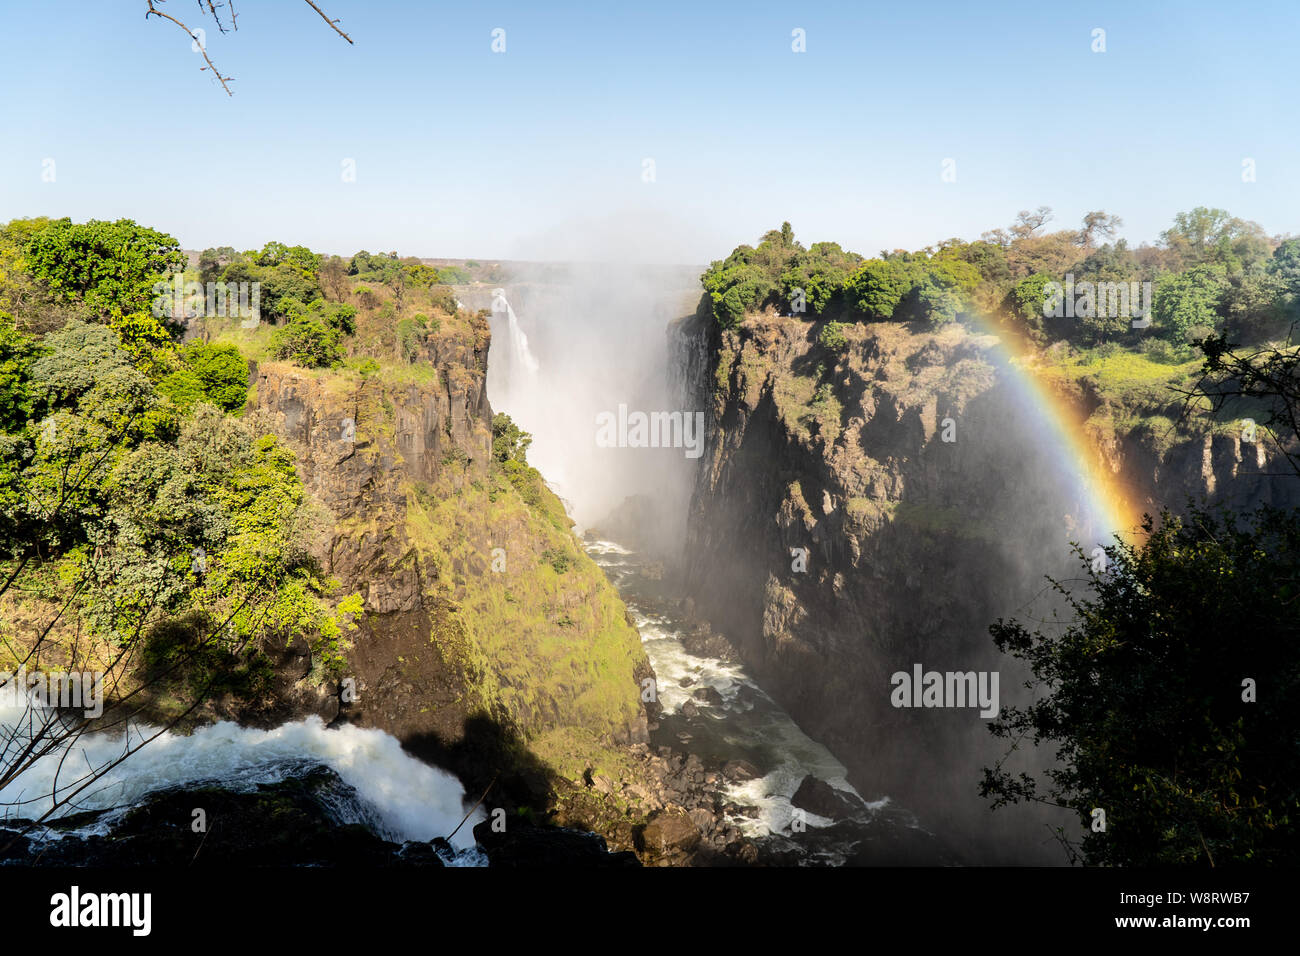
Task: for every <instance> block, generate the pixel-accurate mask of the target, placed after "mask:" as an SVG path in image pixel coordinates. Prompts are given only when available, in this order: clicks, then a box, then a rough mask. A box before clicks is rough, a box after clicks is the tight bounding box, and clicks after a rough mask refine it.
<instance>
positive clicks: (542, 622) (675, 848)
mask: <svg viewBox="0 0 1300 956" xmlns="http://www.w3.org/2000/svg"><path fill="white" fill-rule="evenodd" d="M463 315H464V313H462V316H463ZM488 344H489V330H488V328H487V323H486V321H485V320H484V319H482V318H476V319H474V321H473V322H472V323H470V324H469V325H464V324H449V327H447V328H441V329H440V330H439V331H438V332H437V333H436V334H434V335H432V336H430V337H429V338H428V339H427V340H426V341H425V342H424V344H423V347H422V348H423V351H422V353H421V354H420V355H419V356H418V357H417V358H416V360H415V362H414V363H413V364H412V365H411V366H410V367H409V368H401V367H397V368H394V367H384V368H381V369H379V370H378V371H372V372H370V373H368V374H362V373H361V372H360V371H352V370H347V369H344V370H332V371H322V370H308V369H303V368H300V367H297V366H293V365H289V364H286V363H270V362H267V363H262V364H261V365H260V366H259V367H257V368H256V370H255V373H254V376H253V379H254V382H253V384H254V397H253V399H252V403H253V404H254V405H255V407H256V408H257V409H258V410H259V414H265V415H267V416H269V420H270V421H271V422H272V423H273V427H274V428H275V430H276V432H277V433H278V434H279V435H280V436H281V437H282V438H283V439H284V440H285V441H286V442H287V443H288V444H289V445H290V447H292V448H293V449H294V451H295V453H296V455H297V468H298V471H299V474H300V475H301V477H302V479H303V482H304V484H305V486H306V487H307V489H308V490H309V491H310V492H311V494H312V495H313V496H314V498H315V499H316V500H318V501H319V502H320V503H321V505H322V506H323V508H324V509H325V511H326V512H327V514H326V515H325V516H324V520H323V521H322V524H321V527H322V530H321V534H320V536H319V538H318V541H317V547H316V553H315V556H316V557H317V558H318V560H319V561H320V564H321V566H322V568H323V569H324V571H326V572H327V573H328V574H330V575H332V576H333V577H334V578H336V579H337V580H338V582H339V585H340V588H341V591H342V593H351V592H356V593H359V594H360V595H361V596H362V597H363V598H364V600H365V614H364V616H363V617H362V619H361V621H360V625H359V628H358V630H357V631H355V632H353V633H352V634H351V635H350V639H351V643H352V647H351V649H350V650H349V652H348V654H347V665H346V668H345V671H344V681H347V680H351V681H352V682H353V686H354V687H355V690H356V699H354V700H349V699H348V698H349V697H350V696H351V695H350V694H348V693H341V692H340V687H339V684H338V682H335V681H326V682H320V681H313V679H312V676H311V674H310V673H309V662H307V661H306V660H305V659H304V658H302V657H295V656H294V654H295V652H294V649H292V648H290V649H288V650H287V651H286V655H285V658H284V660H283V661H282V662H281V668H280V670H281V682H280V686H279V688H278V689H277V692H276V693H275V694H274V700H273V701H271V702H270V703H269V705H268V708H269V709H267V710H265V711H264V712H262V713H260V714H255V713H250V712H248V711H245V712H244V713H243V714H241V715H240V716H242V717H244V718H245V719H247V718H248V717H250V716H252V717H254V718H255V719H259V720H261V721H263V722H268V723H269V722H274V721H278V720H281V719H284V718H285V717H287V716H292V715H300V714H302V713H305V712H316V713H319V714H321V715H322V717H324V718H325V719H326V720H337V721H351V722H355V723H358V724H361V725H364V726H373V727H378V728H380V729H383V730H385V731H387V732H389V733H391V734H393V735H395V736H396V737H398V738H399V739H400V740H401V741H402V742H403V745H404V746H405V747H406V748H407V749H408V750H410V751H411V752H412V753H414V754H416V755H417V756H421V757H423V758H425V759H427V760H429V761H430V762H432V763H434V764H436V765H438V766H442V767H447V768H449V769H452V770H453V771H455V772H456V773H457V774H458V775H459V776H460V777H461V779H462V780H463V781H464V782H465V784H466V789H467V791H468V792H471V793H472V794H473V795H474V796H475V797H477V795H478V793H480V792H482V791H484V790H488V791H489V795H488V799H487V800H486V801H485V805H486V806H487V807H488V808H490V809H492V808H497V807H503V808H506V809H507V811H508V813H509V814H510V816H509V821H510V822H509V824H508V826H509V828H510V830H511V831H515V830H518V831H520V832H524V831H525V830H527V829H528V828H530V827H532V826H533V825H534V824H535V823H540V822H549V823H554V824H560V825H563V826H570V827H576V828H578V829H581V830H586V831H594V832H597V833H599V834H601V835H602V836H603V837H605V838H606V839H607V840H608V841H609V845H610V847H611V848H612V849H615V850H619V851H628V850H634V851H636V852H637V853H638V855H639V856H640V858H641V859H642V860H643V861H644V862H646V863H649V864H661V865H662V864H680V863H690V862H710V861H713V860H725V859H747V858H749V856H751V855H752V852H753V851H752V849H750V848H749V847H748V843H747V841H745V840H743V839H742V838H741V837H740V834H739V833H738V832H737V831H736V830H735V828H734V827H731V826H727V825H725V824H723V823H722V822H721V812H720V810H718V809H717V808H716V807H715V806H714V804H718V806H720V805H721V804H720V802H719V801H720V797H719V795H718V794H716V793H714V792H713V791H714V790H716V789H717V786H713V787H708V786H706V781H705V780H704V775H703V773H702V772H698V773H697V771H698V769H699V768H698V767H692V766H691V765H689V764H688V763H686V762H685V761H684V760H683V758H682V757H681V756H680V755H677V756H674V755H672V754H669V753H664V752H658V751H652V750H651V748H649V747H648V746H647V718H648V716H652V715H653V713H654V712H655V710H656V707H655V705H653V704H650V705H646V704H645V703H643V700H642V698H643V696H652V695H644V689H645V687H646V686H647V682H648V681H650V680H652V679H653V671H652V670H651V668H650V665H649V663H648V661H647V659H646V657H645V654H644V652H643V650H642V648H641V643H640V638H639V635H638V634H637V632H636V629H635V628H634V627H633V626H632V625H631V624H630V623H629V621H628V619H627V611H626V608H625V606H624V604H623V602H622V600H621V599H620V598H619V596H618V594H617V592H616V591H615V589H614V587H613V586H612V585H611V584H610V582H609V581H608V579H607V578H606V577H605V575H604V573H603V572H602V571H601V570H600V569H599V568H598V567H597V566H596V565H595V564H594V563H593V562H592V561H591V559H590V558H589V557H588V556H587V554H586V553H585V552H584V551H583V550H582V548H581V546H580V543H579V541H578V539H577V538H576V537H575V536H574V534H573V532H572V530H571V525H572V522H571V521H570V519H569V518H568V516H567V515H566V514H565V511H564V508H563V506H562V504H561V502H560V501H559V499H557V498H556V497H555V495H554V494H552V493H551V491H550V490H549V489H548V488H547V487H546V485H545V482H544V480H543V479H542V476H541V475H539V474H538V473H537V472H535V471H533V470H532V469H528V468H514V467H505V466H503V464H502V463H501V462H499V461H497V460H495V459H494V458H493V447H492V431H491V423H492V410H491V408H490V407H489V404H488V401H487V397H486V391H485V381H486V370H487V352H488ZM298 653H301V651H299V652H298ZM286 707H288V708H290V710H291V713H286V712H285V708H286ZM715 776H716V775H715ZM718 786H720V785H718ZM702 831H703V832H702ZM493 839H494V840H495V842H496V843H499V842H500V840H499V838H497V837H496V836H494V837H493ZM494 846H495V843H494ZM502 852H507V851H506V850H502Z"/></svg>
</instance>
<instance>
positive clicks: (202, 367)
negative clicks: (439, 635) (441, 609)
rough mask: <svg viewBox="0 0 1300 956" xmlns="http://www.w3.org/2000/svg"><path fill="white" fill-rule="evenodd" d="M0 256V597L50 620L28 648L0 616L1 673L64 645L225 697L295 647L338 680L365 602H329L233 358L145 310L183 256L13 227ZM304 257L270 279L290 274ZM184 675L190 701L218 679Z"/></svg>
mask: <svg viewBox="0 0 1300 956" xmlns="http://www.w3.org/2000/svg"><path fill="white" fill-rule="evenodd" d="M19 238H20V239H21V244H20V243H19V242H18V241H16V240H17V239H19ZM268 248H269V247H268ZM0 252H3V253H5V254H4V255H0V261H3V263H4V268H5V270H6V271H5V273H4V276H3V277H0V278H2V279H3V287H0V295H3V296H5V301H6V302H16V303H17V304H18V306H19V308H20V309H21V310H22V311H20V312H19V313H18V314H9V313H7V312H0V479H2V481H0V486H2V487H3V490H2V491H0V580H3V581H4V585H3V587H4V590H3V591H0V595H4V594H7V595H8V596H9V597H11V598H12V597H13V596H14V595H17V594H23V595H26V596H27V597H33V596H35V597H39V598H40V599H41V600H46V601H50V602H52V603H51V612H52V618H50V619H49V620H48V623H47V624H46V625H45V626H44V627H43V629H41V630H39V631H38V630H32V631H31V632H30V633H29V632H27V631H25V630H23V626H22V625H21V624H18V623H16V622H15V620H14V619H10V618H9V616H8V614H6V615H5V619H4V620H3V621H2V622H0V623H2V624H3V627H4V630H5V632H6V647H7V655H6V656H7V657H8V656H11V657H13V658H14V660H21V659H23V656H24V655H25V654H29V653H31V652H32V650H33V648H34V647H36V646H37V645H39V644H40V642H42V641H46V640H48V641H53V642H55V643H56V644H57V643H59V642H60V641H61V640H62V637H61V635H62V634H63V633H64V632H65V631H67V633H68V634H73V635H77V636H78V639H85V638H91V639H92V640H94V641H98V642H101V643H102V645H103V646H105V647H108V648H114V647H116V648H120V649H122V650H123V651H129V650H130V649H131V648H133V647H134V646H136V645H140V647H141V648H142V649H143V650H144V651H145V654H144V657H143V658H141V659H143V660H147V661H149V662H151V664H152V665H157V666H162V665H163V664H165V663H168V662H171V663H175V662H176V660H177V658H178V655H179V656H180V657H184V658H186V659H187V660H190V661H191V663H192V662H193V661H194V660H197V657H196V656H195V653H194V651H195V649H196V648H199V647H202V648H203V654H202V655H201V656H202V657H203V659H204V660H208V661H211V660H212V659H213V655H214V654H216V655H217V656H223V655H224V656H225V657H226V658H228V662H227V663H228V664H229V667H227V668H225V670H226V671H227V672H228V673H226V674H225V675H224V677H223V679H225V678H229V677H230V676H231V675H234V674H237V673H239V672H240V671H241V669H246V668H247V666H249V665H250V662H251V661H253V660H255V659H256V658H257V657H258V656H259V654H260V651H261V650H262V649H263V648H265V647H267V646H268V643H275V642H281V643H283V642H287V641H293V640H297V639H301V640H306V641H308V642H309V643H310V644H311V646H312V647H313V649H314V657H315V661H316V663H317V665H318V667H319V668H321V673H324V672H328V671H329V669H331V668H333V667H337V666H338V665H339V664H340V663H341V656H340V655H341V649H342V642H343V639H344V634H345V631H346V630H347V629H348V628H349V627H350V626H352V625H351V623H350V622H351V620H352V618H353V617H354V616H355V615H356V614H358V613H360V611H361V606H360V599H359V598H358V597H356V596H351V597H345V598H343V599H342V600H339V599H338V598H337V597H334V596H331V595H332V592H333V591H334V589H335V588H336V584H335V583H334V582H331V581H329V580H327V579H326V578H324V576H323V575H321V573H320V571H319V569H318V568H317V567H316V564H315V562H314V561H313V560H312V559H311V557H310V556H309V553H308V545H309V543H310V542H311V540H312V538H313V535H314V530H313V524H314V522H315V521H316V519H315V517H314V516H315V514H316V510H315V508H314V507H313V505H312V503H311V502H310V500H309V499H308V497H307V495H306V493H305V491H304V489H303V486H302V483H301V481H300V480H299V479H298V477H297V474H296V473H295V470H294V467H293V456H292V454H291V453H290V452H289V450H288V449H287V448H285V447H284V446H283V445H282V444H281V443H280V442H279V440H278V439H277V438H276V437H275V436H274V435H273V434H272V433H271V429H270V427H269V423H266V422H263V421H261V420H259V419H258V418H257V417H250V418H238V417H235V416H234V415H232V414H231V413H237V412H242V411H243V409H244V406H245V402H246V399H247V394H248V384H249V371H248V363H247V361H246V359H245V358H244V357H243V356H242V355H241V354H240V352H239V350H238V349H237V348H235V347H233V346H230V345H219V344H212V343H209V342H204V341H195V342H192V343H190V344H188V345H184V346H182V345H181V344H180V343H179V342H178V337H179V329H178V328H177V327H176V326H174V325H173V324H172V323H171V322H170V321H169V320H168V317H167V316H161V317H160V316H157V315H155V314H154V312H155V310H154V309H152V308H151V300H152V298H153V295H154V291H153V284H154V282H156V281H159V280H160V279H163V278H165V273H166V271H167V270H170V269H173V268H175V269H180V268H183V266H184V257H183V256H181V255H180V253H179V249H178V245H177V243H176V241H175V240H174V239H172V238H171V237H169V236H165V235H163V234H161V233H158V232H156V231H154V230H151V229H147V228H145V227H141V226H138V225H136V224H135V223H133V222H131V221H129V220H119V221H118V222H116V223H97V222H92V223H86V224H84V225H74V224H71V223H70V222H69V221H67V220H59V221H54V222H50V221H48V220H31V221H22V220H20V221H16V222H15V223H10V224H9V225H8V226H6V227H5V229H4V230H3V232H2V233H0ZM272 252H275V250H274V249H273V250H272ZM302 252H303V251H302V250H292V249H285V250H282V251H279V252H278V253H277V254H275V255H272V256H270V257H268V258H267V259H266V266H265V267H268V268H289V269H294V270H300V271H301V270H303V269H305V268H306V267H307V266H309V265H310V259H308V258H305V257H304V256H303V255H302ZM257 267H258V268H262V267H263V266H262V265H261V264H259V265H258V266H257ZM27 307H30V308H31V310H32V311H33V312H34V313H37V314H38V315H39V317H40V321H39V322H28V321H24V315H23V312H26V311H27ZM16 607H17V608H18V610H17V613H18V619H17V620H18V621H21V620H22V619H23V614H24V613H25V612H23V611H22V610H21V605H18V606H16ZM10 610H11V611H12V610H14V607H11V608H10ZM65 652H66V651H65ZM10 663H12V661H11V662H10ZM82 663H83V664H90V663H100V664H102V663H103V661H102V660H100V661H86V660H83V661H82ZM183 673H184V674H185V677H186V680H187V681H190V682H191V684H190V686H191V689H193V690H196V691H197V690H200V689H205V690H208V691H210V690H211V689H212V686H211V685H212V681H211V678H213V677H215V676H218V675H214V674H211V673H207V672H205V671H204V670H203V668H198V669H195V668H192V667H191V668H190V669H189V670H188V671H184V672H183ZM195 681H198V682H199V683H201V684H202V685H203V687H202V688H200V687H199V685H198V684H197V683H193V682H195Z"/></svg>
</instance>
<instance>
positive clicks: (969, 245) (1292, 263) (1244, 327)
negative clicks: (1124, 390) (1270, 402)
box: [702, 207, 1300, 354]
mask: <svg viewBox="0 0 1300 956" xmlns="http://www.w3.org/2000/svg"><path fill="white" fill-rule="evenodd" d="M1050 218H1051V211H1050V210H1049V209H1046V208H1040V209H1039V210H1038V211H1037V212H1034V213H1030V212H1028V211H1026V212H1022V213H1020V216H1019V218H1018V219H1017V221H1016V222H1015V223H1014V224H1013V225H1012V226H1011V227H1010V228H1009V229H1006V230H1003V229H995V230H992V231H990V232H987V233H985V234H984V235H983V236H982V237H981V238H980V239H978V240H975V241H970V242H968V241H964V240H961V239H949V240H946V241H944V242H941V243H939V244H938V245H937V246H933V247H928V248H925V249H922V250H919V251H916V252H905V251H902V250H895V251H893V252H882V253H881V254H880V255H879V256H877V257H876V258H872V259H867V258H864V257H863V256H861V255H858V254H857V253H853V252H846V251H845V250H843V249H841V248H840V246H839V245H837V244H836V243H833V242H818V243H813V244H812V245H811V246H809V247H808V248H804V246H803V245H802V244H800V243H799V242H797V241H796V240H795V238H794V232H793V230H792V229H791V227H790V224H789V223H783V224H782V226H781V228H780V229H774V230H771V231H770V232H768V233H766V234H765V235H764V236H763V237H762V239H761V240H760V241H759V243H758V245H757V246H749V245H742V246H738V247H737V248H736V249H735V250H734V251H733V252H732V253H731V255H730V256H728V257H727V258H726V259H724V260H720V261H717V262H714V263H712V264H711V265H710V266H709V268H708V270H706V271H705V273H704V274H703V276H702V282H703V286H704V290H705V292H706V293H707V294H708V301H709V304H710V307H711V309H712V313H713V316H714V318H715V319H716V321H717V322H718V324H719V325H721V326H722V327H723V328H731V327H733V326H735V325H736V324H737V323H739V322H740V321H741V320H742V319H743V318H744V316H745V315H746V314H747V313H751V312H757V311H761V310H762V309H765V308H772V309H775V310H777V311H779V312H782V313H787V314H790V315H794V316H799V317H802V318H805V319H808V320H821V321H839V322H845V323H853V322H886V321H894V322H911V323H917V324H919V325H921V326H922V327H928V328H934V327H938V326H942V325H944V324H946V323H949V322H954V321H962V320H966V319H969V318H970V317H972V316H975V315H982V316H988V317H992V318H994V319H996V320H999V321H1001V322H1002V323H1004V324H1005V325H1006V326H1007V327H1008V328H1009V329H1012V330H1014V331H1016V332H1017V333H1019V334H1020V335H1022V336H1023V337H1024V338H1026V339H1027V340H1029V341H1031V342H1032V343H1034V344H1036V345H1040V346H1041V345H1047V344H1050V343H1052V342H1055V341H1068V342H1071V343H1074V344H1075V345H1080V346H1095V345H1097V344H1099V343H1103V342H1117V343H1120V344H1127V345H1134V346H1135V345H1137V344H1138V343H1139V342H1140V341H1142V340H1145V339H1150V338H1153V337H1154V338H1160V339H1163V340H1165V341H1167V342H1169V343H1170V345H1171V346H1172V347H1173V348H1175V349H1181V350H1183V352H1184V354H1190V346H1191V343H1193V342H1195V341H1198V340H1200V339H1202V338H1205V337H1206V336H1207V335H1211V334H1216V333H1226V334H1228V335H1230V336H1231V337H1232V338H1233V339H1234V340H1237V341H1263V340H1266V339H1268V338H1270V337H1276V336H1278V335H1280V334H1283V333H1284V332H1285V331H1286V329H1287V328H1288V327H1289V325H1290V323H1291V322H1292V321H1294V320H1295V318H1296V317H1297V316H1300V240H1295V239H1288V240H1285V241H1280V240H1277V239H1271V238H1269V237H1267V236H1266V235H1265V234H1264V232H1263V230H1262V229H1261V227H1260V226H1259V225H1258V224H1256V223H1252V222H1246V221H1243V220H1241V219H1237V218H1234V217H1232V216H1230V215H1229V214H1228V213H1226V212H1224V211H1223V210H1220V209H1207V208H1205V207H1198V208H1196V209H1193V210H1192V211H1190V212H1186V213H1180V214H1179V215H1178V216H1177V217H1175V220H1174V223H1173V225H1172V226H1171V227H1170V228H1169V229H1168V230H1166V231H1165V232H1164V233H1162V235H1161V240H1160V243H1159V244H1158V245H1155V246H1146V245H1144V246H1141V247H1139V248H1137V249H1131V248H1130V247H1129V245H1128V244H1127V242H1126V241H1125V240H1123V239H1120V238H1116V232H1117V230H1118V228H1119V226H1120V225H1122V223H1121V221H1120V220H1119V219H1117V218H1116V217H1114V216H1108V215H1107V214H1105V213H1104V212H1092V213H1089V214H1088V215H1087V216H1086V217H1084V221H1083V224H1082V227H1081V228H1080V229H1077V230H1070V229H1067V230H1060V231H1057V232H1054V233H1045V232H1044V231H1043V230H1044V227H1045V225H1046V223H1047V222H1048V221H1049V220H1050ZM1103 240H1104V241H1103ZM1144 283H1149V286H1147V287H1146V288H1147V289H1149V291H1150V294H1149V296H1148V295H1147V293H1146V292H1144V290H1143V284H1144ZM1053 284H1054V285H1053ZM1067 290H1069V291H1067ZM1130 290H1132V291H1133V293H1134V294H1133V296H1132V297H1130V296H1129V295H1128V293H1129V291H1130ZM1067 295H1069V297H1070V298H1069V302H1068V303H1066V302H1065V301H1064V300H1065V298H1066V296H1067ZM1108 295H1109V296H1110V297H1111V298H1109V299H1108V298H1107V296H1108ZM1120 295H1123V296H1124V299H1125V300H1127V304H1125V302H1124V301H1121V300H1120V299H1119V296H1120ZM1111 299H1114V300H1115V301H1114V302H1112V301H1111ZM1148 305H1149V306H1150V318H1151V324H1150V326H1141V325H1139V326H1137V327H1136V328H1135V327H1134V324H1133V320H1134V319H1139V320H1140V319H1141V318H1142V317H1143V316H1142V313H1141V311H1140V310H1141V309H1143V308H1145V307H1146V306H1148Z"/></svg>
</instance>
